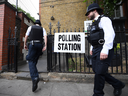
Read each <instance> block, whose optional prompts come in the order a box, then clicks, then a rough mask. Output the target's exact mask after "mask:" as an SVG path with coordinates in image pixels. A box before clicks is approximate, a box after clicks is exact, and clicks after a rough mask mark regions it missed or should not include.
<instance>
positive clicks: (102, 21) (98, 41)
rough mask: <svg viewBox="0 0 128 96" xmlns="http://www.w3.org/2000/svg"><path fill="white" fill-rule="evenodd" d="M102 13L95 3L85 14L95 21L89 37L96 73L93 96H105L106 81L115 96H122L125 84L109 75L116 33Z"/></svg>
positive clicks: (93, 67) (93, 66)
mask: <svg viewBox="0 0 128 96" xmlns="http://www.w3.org/2000/svg"><path fill="white" fill-rule="evenodd" d="M102 11H103V10H102V9H101V8H100V7H99V5H98V4H97V3H93V4H91V5H89V6H88V8H87V12H86V14H85V15H86V16H87V17H88V18H89V19H90V20H93V21H94V20H95V21H94V22H93V23H92V25H91V29H90V35H89V36H88V37H87V39H88V41H89V43H91V48H90V54H91V55H92V69H93V71H94V73H95V77H94V94H93V96H104V92H103V88H104V85H105V81H106V82H108V83H109V84H111V85H112V86H113V88H114V92H113V94H114V96H120V95H121V93H122V89H123V88H124V87H125V84H124V83H122V82H121V81H119V80H117V79H116V78H114V77H113V76H111V75H110V74H109V73H108V67H109V66H110V63H111V61H112V56H113V53H114V49H113V41H114V38H115V32H114V29H113V26H112V22H111V20H110V19H109V18H108V17H105V16H103V15H101V13H102Z"/></svg>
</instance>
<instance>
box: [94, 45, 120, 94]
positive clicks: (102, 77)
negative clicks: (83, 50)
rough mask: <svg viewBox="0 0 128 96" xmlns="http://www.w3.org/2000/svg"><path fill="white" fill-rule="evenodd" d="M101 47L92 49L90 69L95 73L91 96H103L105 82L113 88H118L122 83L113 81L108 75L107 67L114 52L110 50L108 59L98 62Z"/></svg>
mask: <svg viewBox="0 0 128 96" xmlns="http://www.w3.org/2000/svg"><path fill="white" fill-rule="evenodd" d="M101 50H102V47H98V48H95V49H93V50H92V51H93V55H92V68H93V71H94V73H95V77H94V94H93V96H104V92H103V88H104V85H105V81H106V82H108V83H109V84H111V85H112V86H113V87H114V88H120V86H121V85H122V82H121V81H119V80H117V79H115V78H114V77H112V76H111V75H110V74H109V73H108V67H109V65H110V63H111V60H112V57H113V54H114V50H113V49H111V50H110V51H109V54H108V58H107V59H105V60H100V52H101Z"/></svg>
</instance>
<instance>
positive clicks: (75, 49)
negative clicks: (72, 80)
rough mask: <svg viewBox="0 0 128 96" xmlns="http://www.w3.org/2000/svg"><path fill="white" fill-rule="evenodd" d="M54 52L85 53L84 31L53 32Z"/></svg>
mask: <svg viewBox="0 0 128 96" xmlns="http://www.w3.org/2000/svg"><path fill="white" fill-rule="evenodd" d="M54 52H62V53H85V33H83V32H65V33H55V35H54Z"/></svg>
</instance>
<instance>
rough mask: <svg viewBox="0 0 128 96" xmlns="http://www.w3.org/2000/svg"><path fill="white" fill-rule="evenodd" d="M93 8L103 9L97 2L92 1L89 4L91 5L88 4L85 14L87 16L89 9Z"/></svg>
mask: <svg viewBox="0 0 128 96" xmlns="http://www.w3.org/2000/svg"><path fill="white" fill-rule="evenodd" d="M95 9H98V10H99V11H103V10H102V9H101V8H100V7H99V5H98V4H97V3H93V4H91V5H89V6H88V8H87V12H86V14H85V16H87V15H88V13H89V12H90V11H92V10H95Z"/></svg>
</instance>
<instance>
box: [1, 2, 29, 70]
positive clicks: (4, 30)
mask: <svg viewBox="0 0 128 96" xmlns="http://www.w3.org/2000/svg"><path fill="white" fill-rule="evenodd" d="M24 17H25V18H26V19H28V20H30V19H29V18H28V17H27V16H26V15H25V14H24V13H22V12H20V13H19V15H18V17H16V9H15V8H14V7H13V6H12V5H11V4H9V3H8V2H4V3H0V71H1V70H3V69H2V68H3V66H4V65H7V64H8V37H9V28H11V34H13V37H14V29H15V26H17V25H16V19H18V20H19V21H20V22H19V23H20V28H19V29H20V30H19V33H20V34H19V43H20V46H19V54H20V60H23V53H22V49H23V45H24V42H23V37H24V36H25V33H26V30H27V28H28V25H27V24H25V23H24ZM28 22H29V21H28Z"/></svg>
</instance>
